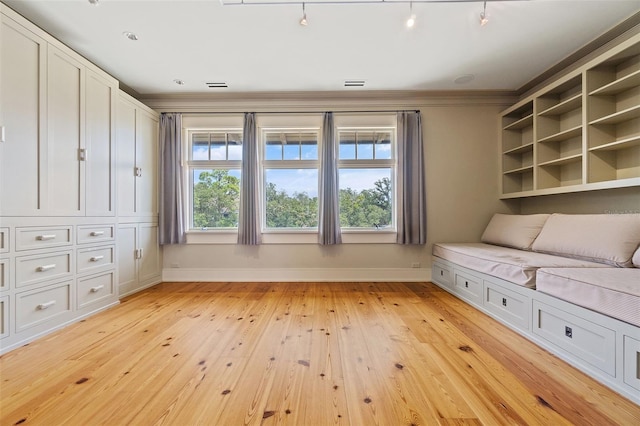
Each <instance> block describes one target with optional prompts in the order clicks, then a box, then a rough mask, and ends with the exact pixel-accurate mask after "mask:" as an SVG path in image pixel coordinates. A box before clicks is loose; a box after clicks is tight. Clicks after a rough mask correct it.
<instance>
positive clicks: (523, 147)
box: [503, 142, 533, 155]
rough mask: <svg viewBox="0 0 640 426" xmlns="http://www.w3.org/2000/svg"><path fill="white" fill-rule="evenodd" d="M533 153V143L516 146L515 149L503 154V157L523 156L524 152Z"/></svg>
mask: <svg viewBox="0 0 640 426" xmlns="http://www.w3.org/2000/svg"><path fill="white" fill-rule="evenodd" d="M532 151H533V142H530V143H528V144H525V145H521V146H517V147H515V148H511V149H509V150H507V151H505V152H503V154H504V155H515V154H524V153H526V152H532Z"/></svg>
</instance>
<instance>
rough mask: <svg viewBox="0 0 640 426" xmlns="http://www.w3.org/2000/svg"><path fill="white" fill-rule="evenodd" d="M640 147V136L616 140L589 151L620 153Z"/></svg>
mask: <svg viewBox="0 0 640 426" xmlns="http://www.w3.org/2000/svg"><path fill="white" fill-rule="evenodd" d="M638 145H640V135H635V136H631V137H628V138H624V139H620V140H616V141H613V142H609V143H605V144H602V145H598V146H595V147H593V148H589V151H590V152H592V151H618V150H621V149H627V148H631V147H634V146H638Z"/></svg>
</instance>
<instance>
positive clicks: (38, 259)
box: [16, 251, 72, 287]
mask: <svg viewBox="0 0 640 426" xmlns="http://www.w3.org/2000/svg"><path fill="white" fill-rule="evenodd" d="M71 259H72V255H71V251H63V252H55V253H47V254H40V255H35V256H22V257H16V287H24V286H28V285H32V284H36V283H39V282H43V281H48V280H53V279H58V278H64V277H67V276H70V275H71V274H72V270H71Z"/></svg>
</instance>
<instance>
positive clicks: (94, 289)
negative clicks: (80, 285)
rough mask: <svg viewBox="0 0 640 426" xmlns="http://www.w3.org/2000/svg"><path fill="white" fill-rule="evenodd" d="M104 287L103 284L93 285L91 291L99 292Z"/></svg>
mask: <svg viewBox="0 0 640 426" xmlns="http://www.w3.org/2000/svg"><path fill="white" fill-rule="evenodd" d="M103 288H104V286H103V285H97V286H95V287H91V290H89V291H91V293H97V292H99V291H100V290H102V289H103Z"/></svg>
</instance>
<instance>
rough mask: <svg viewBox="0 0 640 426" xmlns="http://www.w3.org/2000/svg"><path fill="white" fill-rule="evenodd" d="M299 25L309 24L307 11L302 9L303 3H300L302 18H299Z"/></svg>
mask: <svg viewBox="0 0 640 426" xmlns="http://www.w3.org/2000/svg"><path fill="white" fill-rule="evenodd" d="M300 25H302V26H303V27H306V26H307V25H309V21H307V12H306V11H305V10H304V3H302V18H301V19H300Z"/></svg>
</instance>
